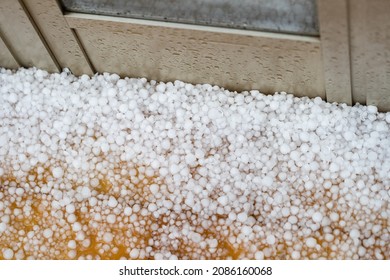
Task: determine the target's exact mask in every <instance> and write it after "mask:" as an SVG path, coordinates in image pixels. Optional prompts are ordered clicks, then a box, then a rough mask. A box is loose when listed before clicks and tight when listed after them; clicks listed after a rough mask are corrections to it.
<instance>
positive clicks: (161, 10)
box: [62, 0, 318, 36]
mask: <svg viewBox="0 0 390 280" xmlns="http://www.w3.org/2000/svg"><path fill="white" fill-rule="evenodd" d="M315 2H316V0H276V1H275V0H62V4H63V6H64V8H65V10H66V11H71V12H81V13H89V14H99V15H110V16H120V17H130V18H140V19H151V20H163V21H170V22H180V23H190V24H201V25H210V26H222V27H229V28H239V29H249V30H263V31H272V32H283V33H295V34H305V35H314V36H317V35H318V23H317V11H316V3H315Z"/></svg>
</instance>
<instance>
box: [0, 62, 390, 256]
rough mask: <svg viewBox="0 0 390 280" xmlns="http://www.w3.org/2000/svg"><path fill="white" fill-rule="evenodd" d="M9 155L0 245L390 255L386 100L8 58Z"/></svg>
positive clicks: (3, 154)
mask: <svg viewBox="0 0 390 280" xmlns="http://www.w3.org/2000/svg"><path fill="white" fill-rule="evenodd" d="M0 164H1V165H0V182H1V186H0V218H1V220H0V252H1V253H2V254H0V258H3V259H12V258H26V259H47V258H79V259H102V258H119V257H124V258H131V259H151V258H154V259H177V258H179V259H202V258H205V259H210V258H251V259H270V258H273V259H319V258H327V259H371V258H375V259H388V258H389V257H390V255H389V252H390V248H389V244H390V242H389V241H390V235H389V217H390V207H389V201H390V199H389V196H390V113H380V112H378V110H377V108H376V107H375V106H361V105H356V106H354V107H350V106H346V105H338V104H331V103H327V102H324V101H323V100H321V98H318V97H317V98H314V99H309V98H297V97H294V96H292V95H290V94H286V93H276V94H275V95H272V96H271V95H268V96H267V95H263V94H261V93H260V92H259V91H257V90H252V91H245V92H242V93H236V92H230V91H227V90H224V89H223V88H220V87H218V86H212V85H208V84H204V85H191V84H186V83H183V82H181V81H175V82H168V83H158V82H156V81H149V82H148V81H147V80H146V79H144V78H141V79H130V78H125V79H121V78H120V77H119V76H118V75H116V74H108V73H104V74H102V75H95V76H93V77H88V76H86V75H83V76H81V77H79V78H77V77H75V76H73V75H71V74H70V72H69V71H67V70H65V71H64V72H62V73H59V74H48V73H47V72H45V71H42V70H38V69H35V68H32V69H20V70H18V71H16V72H12V71H9V70H5V69H0ZM11 248H12V249H11Z"/></svg>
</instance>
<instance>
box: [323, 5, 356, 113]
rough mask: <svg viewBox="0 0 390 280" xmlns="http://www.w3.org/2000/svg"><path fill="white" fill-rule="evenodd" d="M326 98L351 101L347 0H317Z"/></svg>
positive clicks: (344, 101) (348, 102)
mask: <svg viewBox="0 0 390 280" xmlns="http://www.w3.org/2000/svg"><path fill="white" fill-rule="evenodd" d="M318 14H319V21H320V37H321V46H322V57H323V62H324V74H325V89H326V98H327V100H328V101H330V102H334V101H335V102H342V103H347V104H349V105H351V104H352V91H351V72H350V57H349V35H348V32H349V31H348V30H349V23H348V0H319V1H318Z"/></svg>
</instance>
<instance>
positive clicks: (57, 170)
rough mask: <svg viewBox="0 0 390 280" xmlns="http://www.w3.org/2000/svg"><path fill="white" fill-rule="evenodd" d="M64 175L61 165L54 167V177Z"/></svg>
mask: <svg viewBox="0 0 390 280" xmlns="http://www.w3.org/2000/svg"><path fill="white" fill-rule="evenodd" d="M62 176H64V171H63V170H62V168H61V167H55V168H53V177H54V178H57V179H58V178H62Z"/></svg>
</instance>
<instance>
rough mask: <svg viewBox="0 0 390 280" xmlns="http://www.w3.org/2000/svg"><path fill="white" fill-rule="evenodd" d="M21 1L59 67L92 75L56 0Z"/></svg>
mask: <svg viewBox="0 0 390 280" xmlns="http://www.w3.org/2000/svg"><path fill="white" fill-rule="evenodd" d="M23 2H24V3H25V5H26V7H27V8H28V11H29V13H30V14H31V16H32V18H33V19H34V22H35V23H36V24H37V26H38V28H39V30H40V32H41V33H42V35H43V37H44V38H45V40H46V42H47V44H48V45H49V47H50V49H51V51H52V52H53V54H54V55H55V57H56V59H57V61H58V63H59V65H60V66H61V68H65V67H68V68H70V70H71V71H72V72H73V73H74V74H76V75H81V74H88V75H92V74H93V70H92V68H91V66H90V65H89V62H88V59H87V57H86V55H85V54H84V52H83V49H82V47H81V46H80V45H79V42H78V41H77V38H76V36H75V34H74V33H73V32H72V30H71V29H70V28H69V26H68V25H67V23H66V21H65V19H64V17H63V14H62V11H61V8H60V7H59V5H58V3H57V1H53V0H23Z"/></svg>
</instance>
